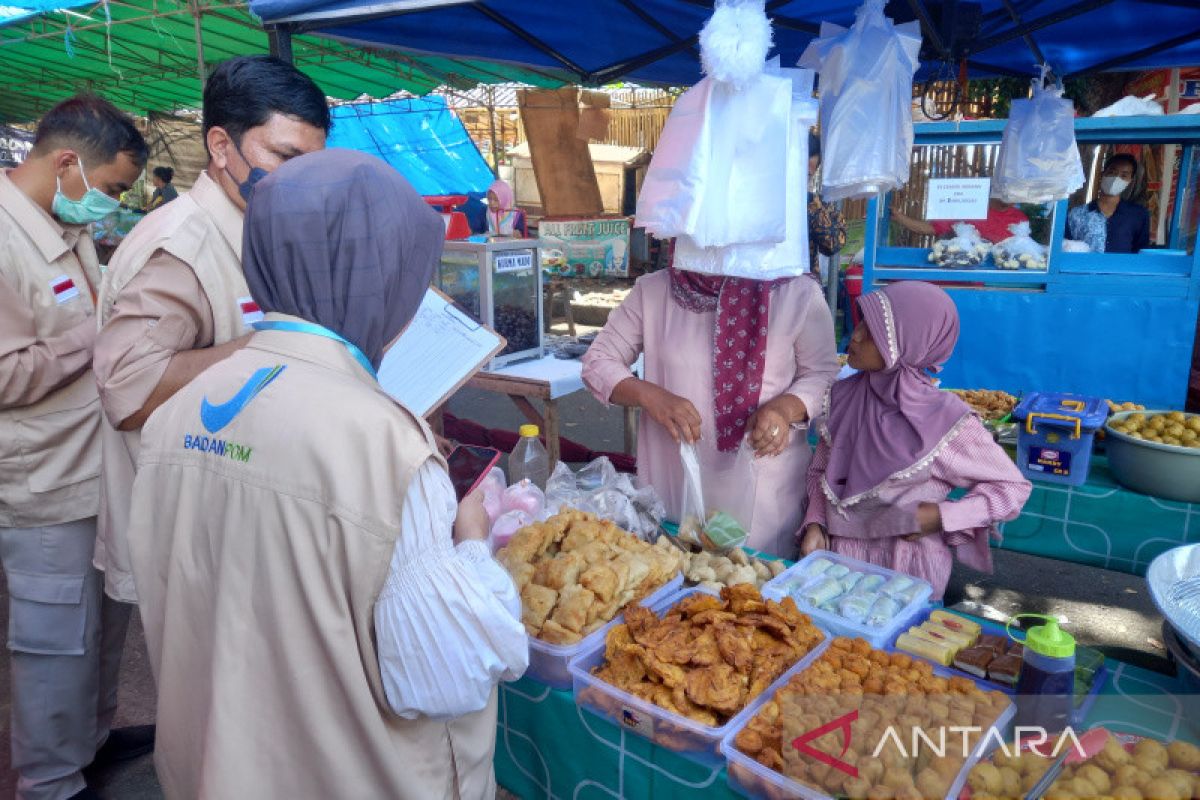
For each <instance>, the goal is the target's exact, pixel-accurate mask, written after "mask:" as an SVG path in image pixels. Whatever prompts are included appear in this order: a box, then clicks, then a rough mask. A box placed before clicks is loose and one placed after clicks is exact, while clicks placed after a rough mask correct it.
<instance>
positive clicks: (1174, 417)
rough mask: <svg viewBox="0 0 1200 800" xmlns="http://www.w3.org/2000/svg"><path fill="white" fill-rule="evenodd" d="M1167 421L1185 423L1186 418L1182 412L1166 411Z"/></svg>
mask: <svg viewBox="0 0 1200 800" xmlns="http://www.w3.org/2000/svg"><path fill="white" fill-rule="evenodd" d="M1167 419H1169V420H1171V422H1187V416H1186V415H1185V414H1184V413H1183V412H1182V411H1168V412H1167Z"/></svg>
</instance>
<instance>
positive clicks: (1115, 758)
mask: <svg viewBox="0 0 1200 800" xmlns="http://www.w3.org/2000/svg"><path fill="white" fill-rule="evenodd" d="M1132 762H1133V756H1131V755H1129V751H1128V750H1126V749H1125V748H1124V747H1122V746H1121V743H1120V742H1119V741H1117V740H1116V739H1115V738H1114V737H1112V736H1110V737H1108V741H1107V742H1105V743H1104V749H1103V750H1101V751H1100V752H1099V753H1097V754H1096V757H1095V758H1093V759H1092V763H1093V764H1095V765H1096V766H1098V767H1099V768H1100V769H1102V770H1104V771H1105V772H1107V773H1108V774H1110V775H1115V774H1116V772H1117V770H1119V769H1120V768H1121V767H1123V766H1125V765H1126V764H1130V763H1132Z"/></svg>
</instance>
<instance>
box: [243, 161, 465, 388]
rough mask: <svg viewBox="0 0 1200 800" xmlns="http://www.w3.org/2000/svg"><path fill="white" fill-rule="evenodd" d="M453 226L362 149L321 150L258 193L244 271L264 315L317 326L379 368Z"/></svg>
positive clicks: (284, 169) (249, 216)
mask: <svg viewBox="0 0 1200 800" xmlns="http://www.w3.org/2000/svg"><path fill="white" fill-rule="evenodd" d="M444 240H445V225H444V223H443V222H442V219H441V217H440V216H438V214H437V213H436V212H434V211H433V209H431V208H430V207H429V206H428V205H426V204H425V202H424V201H423V200H422V199H421V197H420V196H419V195H418V194H417V193H416V191H415V190H414V189H413V188H412V186H410V185H409V183H408V181H406V180H405V179H404V178H403V177H401V175H400V173H398V172H397V171H396V170H395V169H393V168H392V167H391V166H389V165H388V164H386V163H385V162H383V161H381V160H379V159H378V158H375V157H373V156H368V155H366V154H364V153H359V152H357V151H355V150H338V149H331V150H318V151H316V152H313V153H309V154H307V155H303V156H300V157H299V158H294V159H292V160H291V161H288V162H287V163H285V164H284V165H283V166H281V167H280V168H279V169H277V170H275V171H274V172H272V173H271V174H270V175H268V176H267V177H266V178H263V179H262V180H261V181H259V183H257V184H256V185H255V187H254V194H253V195H252V196H251V199H250V203H249V205H248V207H247V210H246V225H245V232H244V233H243V246H242V269H243V271H244V272H245V275H246V284H247V285H248V286H249V287H250V294H251V296H252V297H253V298H254V300H255V302H257V303H258V305H259V307H260V308H261V309H262V310H263V311H264V312H269V311H275V312H279V313H281V314H290V315H292V316H295V317H300V318H301V319H305V320H308V321H309V322H315V323H317V324H318V325H322V326H324V327H326V328H328V329H329V330H331V331H333V332H335V333H337V334H339V335H341V336H343V337H345V338H346V339H347V340H348V341H350V342H352V343H354V344H355V345H356V346H357V347H358V348H359V349H360V350H362V351H363V353H364V354H365V355H366V357H367V358H368V359H370V361H371V363H372V364H374V365H375V367H376V368H377V369H378V367H379V362H380V361H381V360H382V359H383V349H384V347H385V346H386V345H387V344H388V343H389V342H391V341H392V339H394V338H396V336H397V335H398V334H399V333H400V331H402V330H403V329H404V326H406V325H407V324H408V323H409V321H411V320H412V318H413V316H414V315H416V313H417V308H418V307H420V305H421V298H422V297H424V295H425V290H426V289H427V288H428V287H429V284H430V281H431V280H432V279H433V274H434V270H435V269H436V267H437V264H438V261H439V260H440V258H441V255H442V245H443V242H444Z"/></svg>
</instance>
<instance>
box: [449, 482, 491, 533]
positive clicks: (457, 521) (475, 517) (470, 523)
mask: <svg viewBox="0 0 1200 800" xmlns="http://www.w3.org/2000/svg"><path fill="white" fill-rule="evenodd" d="M488 528H489V525H488V515H487V511H486V510H485V509H484V507H483V492H481V491H479V490H478V489H476V490H475V491H473V492H468V493H467V496H466V497H464V498H463V499H462V502H460V503H459V504H458V515H457V516H456V517H455V518H454V543H455V544H462V543H463V542H485V541H487V538H488V533H489V531H488Z"/></svg>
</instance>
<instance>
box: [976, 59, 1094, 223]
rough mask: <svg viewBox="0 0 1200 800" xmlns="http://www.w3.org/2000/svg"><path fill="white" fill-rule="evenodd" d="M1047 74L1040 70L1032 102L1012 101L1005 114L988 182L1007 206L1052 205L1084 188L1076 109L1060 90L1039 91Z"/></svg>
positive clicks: (1047, 89) (1043, 88) (1045, 89)
mask: <svg viewBox="0 0 1200 800" xmlns="http://www.w3.org/2000/svg"><path fill="white" fill-rule="evenodd" d="M1046 74H1047V70H1046V68H1045V67H1043V68H1042V77H1041V78H1038V79H1036V80H1035V81H1034V87H1033V96H1032V97H1031V98H1030V99H1028V100H1014V101H1013V103H1012V109H1011V110H1010V111H1009V112H1008V124H1007V125H1005V126H1004V137H1003V138H1002V139H1001V140H1000V155H999V157H998V158H997V159H996V170H995V174H994V175H993V176H992V191H993V192H994V193H995V194H996V195H997V196H998V197H999V198H1000V199H1002V200H1004V201H1005V202H1008V203H1052V202H1055V201H1058V200H1062V199H1063V198H1065V197H1068V196H1069V195H1070V194H1071V193H1073V192H1074V191H1075V190H1076V189H1079V188H1080V187H1081V186H1083V180H1084V178H1083V162H1082V161H1081V160H1080V158H1079V146H1078V145H1077V144H1076V143H1075V104H1074V103H1072V102H1071V101H1070V100H1068V99H1066V98H1065V97H1063V96H1062V89H1059V88H1057V87H1053V86H1051V87H1044V86H1043V85H1042V84H1043V82H1044V81H1045V78H1046Z"/></svg>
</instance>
